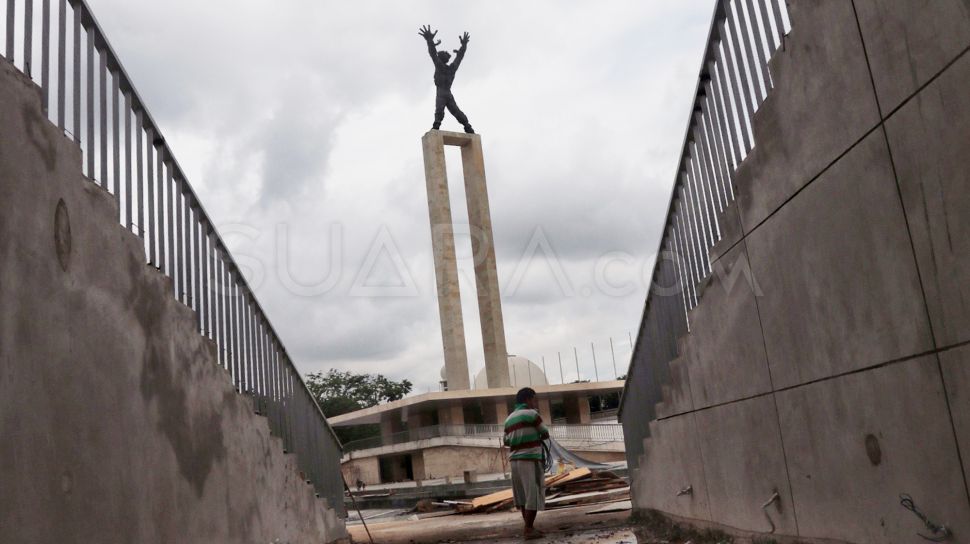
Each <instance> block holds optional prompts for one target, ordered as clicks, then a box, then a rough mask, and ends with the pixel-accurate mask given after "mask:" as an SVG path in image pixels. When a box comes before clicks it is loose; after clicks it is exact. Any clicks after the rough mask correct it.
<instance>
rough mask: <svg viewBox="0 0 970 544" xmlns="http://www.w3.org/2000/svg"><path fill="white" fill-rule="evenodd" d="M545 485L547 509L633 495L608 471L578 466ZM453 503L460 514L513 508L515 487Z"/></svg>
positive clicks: (549, 479)
mask: <svg viewBox="0 0 970 544" xmlns="http://www.w3.org/2000/svg"><path fill="white" fill-rule="evenodd" d="M545 488H546V506H547V508H559V507H565V506H578V505H585V504H594V503H607V502H615V501H622V500H626V499H629V498H630V487H629V486H628V485H627V483H626V482H625V481H624V480H623V479H622V478H620V477H619V476H617V475H616V474H614V473H612V472H610V471H606V470H601V471H600V470H590V469H588V468H578V469H576V470H571V471H569V472H563V473H561V474H556V475H553V476H547V477H546V486H545ZM448 502H449V503H451V502H452V501H448ZM453 506H454V507H455V511H456V512H458V513H461V514H477V513H481V512H495V511H498V510H506V509H508V508H511V507H512V490H511V489H503V490H502V491H498V492H495V493H492V494H489V495H484V496H481V497H477V498H475V499H472V500H471V501H470V502H455V504H453Z"/></svg>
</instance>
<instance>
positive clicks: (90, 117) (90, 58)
mask: <svg viewBox="0 0 970 544" xmlns="http://www.w3.org/2000/svg"><path fill="white" fill-rule="evenodd" d="M85 41H86V42H87V50H88V54H87V72H88V77H87V80H88V81H87V88H88V93H87V100H86V102H87V103H88V108H87V125H88V177H89V178H91V181H94V179H95V177H96V176H95V175H94V143H95V139H94V30H88V31H87V32H86V33H85Z"/></svg>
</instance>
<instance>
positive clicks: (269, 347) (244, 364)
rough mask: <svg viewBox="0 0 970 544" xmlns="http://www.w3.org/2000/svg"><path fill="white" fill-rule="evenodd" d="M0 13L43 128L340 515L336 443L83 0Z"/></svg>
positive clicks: (12, 5) (20, 2)
mask: <svg viewBox="0 0 970 544" xmlns="http://www.w3.org/2000/svg"><path fill="white" fill-rule="evenodd" d="M38 6H39V9H38ZM0 10H3V19H2V20H4V21H5V22H6V24H5V25H4V26H3V27H2V28H0V34H2V35H3V37H4V38H3V40H2V41H0V43H3V44H4V45H5V48H4V50H3V53H4V55H5V56H6V59H7V60H8V61H10V62H11V63H13V64H14V65H15V66H16V67H17V68H19V69H20V70H21V71H22V72H23V73H24V74H26V75H27V76H29V77H30V78H31V79H33V80H34V81H35V82H36V83H38V84H39V85H40V89H41V93H42V100H43V105H44V107H45V108H46V110H47V112H48V117H49V119H50V121H51V122H52V123H55V124H56V125H57V126H58V127H59V128H60V129H62V130H64V131H65V132H68V133H69V134H70V135H71V137H72V138H73V139H74V141H75V142H76V143H77V145H78V146H79V147H80V148H81V152H82V157H83V164H82V170H83V173H84V174H85V175H86V176H87V177H89V178H90V179H91V181H93V182H95V183H97V184H98V185H100V186H101V187H102V188H103V189H104V190H105V191H108V192H109V193H110V194H111V195H112V196H114V197H115V199H116V200H117V202H118V214H119V217H118V220H119V222H120V223H121V224H122V225H124V226H125V227H126V228H128V229H129V230H131V231H132V232H133V233H135V234H136V235H138V236H139V237H141V239H142V242H143V249H144V251H145V258H146V262H147V263H148V264H151V265H152V266H155V267H156V268H157V269H158V270H160V271H161V272H163V273H164V274H165V275H167V276H168V277H169V278H171V280H172V285H173V287H174V290H175V294H176V297H177V298H178V300H180V301H181V302H183V303H184V304H186V305H187V306H189V307H190V308H192V309H193V310H195V312H196V320H197V321H196V323H197V326H198V328H199V332H200V333H201V334H203V335H204V336H206V337H207V338H210V339H212V340H214V341H215V342H216V344H217V345H218V346H219V350H218V354H219V362H220V364H222V366H223V367H225V368H226V370H228V371H229V372H230V374H231V375H232V380H233V383H234V384H235V386H236V388H237V390H238V391H240V392H242V393H244V394H247V395H251V396H252V397H253V398H254V401H255V403H256V406H257V409H258V410H259V412H260V413H262V414H264V415H265V416H266V417H267V418H268V419H269V424H270V429H271V430H272V432H273V433H274V434H275V435H276V436H279V437H281V438H282V439H283V443H284V448H285V449H286V451H288V452H293V453H295V454H296V456H297V460H298V467H299V470H300V471H302V472H303V473H304V474H305V476H306V479H307V480H308V481H309V482H311V483H312V484H313V485H314V487H315V489H316V491H317V493H318V494H319V495H321V496H324V497H327V498H328V499H329V503H330V506H331V507H333V508H336V509H337V510H338V511H341V512H342V511H343V483H342V479H341V476H340V471H339V459H340V449H341V448H340V443H339V441H338V439H337V437H336V435H335V434H334V433H333V430H332V429H331V428H330V426H329V424H328V423H327V422H326V419H325V417H324V415H323V412H321V411H320V408H319V407H318V406H317V403H316V401H315V400H314V399H313V397H312V395H310V393H309V392H308V391H307V388H306V384H305V383H304V381H303V378H302V377H301V376H300V373H299V372H298V371H297V369H296V367H294V365H293V363H292V361H291V360H290V358H289V356H288V354H287V352H286V348H285V347H284V346H283V343H282V342H281V341H280V338H279V335H278V334H277V332H276V331H275V329H274V328H273V325H272V324H271V323H270V321H269V319H268V318H267V317H266V313H265V312H264V311H263V309H262V307H261V306H260V304H259V302H258V301H257V300H256V298H255V296H254V295H253V292H252V289H251V288H250V286H249V284H248V282H247V281H246V278H245V277H244V276H243V274H242V272H241V270H240V268H239V266H238V265H237V263H236V262H235V260H234V259H233V257H232V254H231V253H230V252H229V250H228V249H227V247H226V244H225V242H224V241H223V239H222V237H221V236H219V233H218V232H217V231H216V228H215V226H214V225H213V222H212V220H211V218H210V217H209V215H208V214H207V213H206V211H205V208H204V207H203V206H202V202H201V201H200V200H199V197H198V195H197V194H196V193H195V191H194V190H193V189H192V186H191V185H190V184H189V182H188V180H187V179H186V177H185V174H184V173H183V171H182V168H181V167H180V166H179V164H178V161H176V159H175V157H174V156H173V154H172V151H171V149H170V148H169V146H168V143H167V142H166V140H165V138H164V137H163V135H162V131H161V129H160V128H159V126H158V124H157V123H156V122H155V120H154V119H153V118H152V116H151V113H149V111H148V110H147V109H146V107H145V103H144V101H143V100H142V99H141V96H140V95H139V94H138V92H137V91H136V90H135V87H134V85H133V83H132V81H131V79H130V78H129V77H128V74H127V73H126V72H125V69H124V67H123V66H122V65H121V62H120V60H119V57H118V55H117V54H116V53H115V51H114V49H112V47H111V45H110V44H109V42H108V39H107V38H106V37H105V35H104V32H102V30H101V27H100V26H99V25H98V23H97V20H96V19H95V18H94V14H93V13H92V12H91V9H90V8H89V7H88V6H87V4H86V3H85V2H84V0H6V2H5V6H4V5H3V4H0ZM38 60H39V64H38V62H37V61H38Z"/></svg>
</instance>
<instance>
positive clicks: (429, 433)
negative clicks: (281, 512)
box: [344, 424, 623, 451]
mask: <svg viewBox="0 0 970 544" xmlns="http://www.w3.org/2000/svg"><path fill="white" fill-rule="evenodd" d="M504 434H505V426H504V425H500V424H499V425H496V424H478V425H431V426H429V427H418V428H417V429H408V430H406V431H400V432H396V433H392V434H390V435H387V436H372V437H370V438H362V439H360V440H353V441H351V442H347V443H346V444H344V451H360V450H367V449H371V448H380V447H384V446H393V445H395V444H407V443H408V442H417V441H419V440H429V439H431V438H439V437H464V438H501V437H502V436H503V435H504ZM549 435H550V436H551V437H552V438H554V439H556V440H557V441H582V442H604V443H605V442H623V427H622V425H616V424H604V425H585V424H584V425H550V426H549Z"/></svg>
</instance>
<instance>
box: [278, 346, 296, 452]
mask: <svg viewBox="0 0 970 544" xmlns="http://www.w3.org/2000/svg"><path fill="white" fill-rule="evenodd" d="M285 358H286V354H285V353H282V352H281V353H280V354H279V359H280V433H282V436H283V452H284V453H289V452H292V451H293V447H292V446H291V444H290V436H291V435H290V425H289V424H290V417H289V413H290V412H289V410H290V399H289V396H288V395H289V394H288V392H287V389H286V376H287V370H286V362H285Z"/></svg>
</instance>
